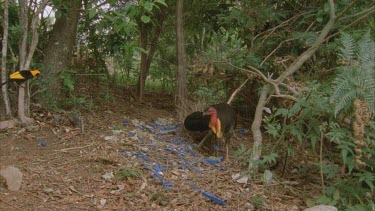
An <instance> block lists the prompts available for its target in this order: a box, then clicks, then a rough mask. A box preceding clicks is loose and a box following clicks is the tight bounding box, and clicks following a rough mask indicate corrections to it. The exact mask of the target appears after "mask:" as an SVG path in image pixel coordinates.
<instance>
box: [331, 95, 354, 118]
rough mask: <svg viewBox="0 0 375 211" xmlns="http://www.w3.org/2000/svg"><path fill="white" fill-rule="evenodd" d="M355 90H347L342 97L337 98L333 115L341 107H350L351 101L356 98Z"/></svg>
mask: <svg viewBox="0 0 375 211" xmlns="http://www.w3.org/2000/svg"><path fill="white" fill-rule="evenodd" d="M356 95H357V92H356V91H355V90H351V91H349V92H347V93H346V94H345V95H344V96H342V98H340V99H338V101H337V103H336V106H335V115H337V114H338V113H339V112H340V111H341V110H342V109H344V108H348V107H351V105H352V104H353V101H354V100H355V99H356Z"/></svg>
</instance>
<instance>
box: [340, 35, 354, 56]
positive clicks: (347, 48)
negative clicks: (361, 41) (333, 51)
mask: <svg viewBox="0 0 375 211" xmlns="http://www.w3.org/2000/svg"><path fill="white" fill-rule="evenodd" d="M341 43H342V45H343V47H341V48H340V54H339V55H340V56H341V58H342V59H344V60H346V61H349V62H350V61H352V60H353V59H354V58H355V46H354V39H353V37H352V36H351V35H349V34H346V33H343V34H342V36H341Z"/></svg>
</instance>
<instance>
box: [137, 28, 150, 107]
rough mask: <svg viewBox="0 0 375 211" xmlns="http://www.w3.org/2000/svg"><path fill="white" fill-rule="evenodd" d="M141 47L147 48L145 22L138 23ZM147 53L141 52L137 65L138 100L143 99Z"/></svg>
mask: <svg viewBox="0 0 375 211" xmlns="http://www.w3.org/2000/svg"><path fill="white" fill-rule="evenodd" d="M140 32H141V47H142V48H143V49H144V50H146V49H147V39H148V30H147V28H146V24H145V23H141V24H140ZM147 72H148V70H147V53H146V52H141V64H140V67H139V77H138V81H137V97H138V100H139V101H142V100H143V95H144V88H145V82H146V77H147Z"/></svg>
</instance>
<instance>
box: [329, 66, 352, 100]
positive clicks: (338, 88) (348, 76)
mask: <svg viewBox="0 0 375 211" xmlns="http://www.w3.org/2000/svg"><path fill="white" fill-rule="evenodd" d="M353 79H354V77H353V71H351V70H348V71H344V72H341V74H340V75H338V76H337V77H336V79H335V80H334V81H333V90H332V91H333V94H332V97H331V102H337V99H339V98H341V97H342V96H343V95H344V94H345V93H347V92H349V91H350V90H351V89H355V83H354V81H353Z"/></svg>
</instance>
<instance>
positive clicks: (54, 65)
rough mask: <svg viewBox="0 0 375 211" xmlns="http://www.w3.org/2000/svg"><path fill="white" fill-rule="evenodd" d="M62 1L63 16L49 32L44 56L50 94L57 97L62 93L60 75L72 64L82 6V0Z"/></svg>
mask: <svg viewBox="0 0 375 211" xmlns="http://www.w3.org/2000/svg"><path fill="white" fill-rule="evenodd" d="M62 2H63V4H62V5H63V6H62V8H59V11H60V12H61V16H60V17H59V18H57V19H56V22H55V24H54V26H53V29H52V31H51V32H50V34H49V41H48V45H47V47H46V49H45V57H44V58H43V64H44V65H45V77H46V81H47V87H49V88H48V94H50V95H51V96H55V97H56V96H59V95H60V80H59V77H58V75H59V73H61V72H62V71H63V70H66V69H68V68H69V67H70V64H71V56H72V53H73V49H74V45H75V43H76V35H77V27H78V20H79V17H80V9H81V7H82V1H81V0H64V1H62Z"/></svg>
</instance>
